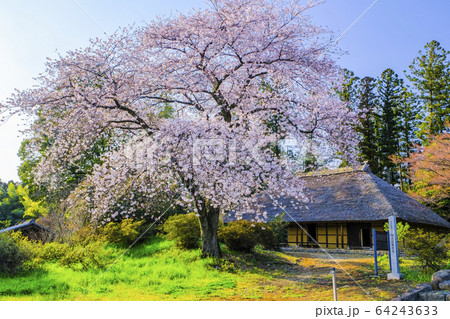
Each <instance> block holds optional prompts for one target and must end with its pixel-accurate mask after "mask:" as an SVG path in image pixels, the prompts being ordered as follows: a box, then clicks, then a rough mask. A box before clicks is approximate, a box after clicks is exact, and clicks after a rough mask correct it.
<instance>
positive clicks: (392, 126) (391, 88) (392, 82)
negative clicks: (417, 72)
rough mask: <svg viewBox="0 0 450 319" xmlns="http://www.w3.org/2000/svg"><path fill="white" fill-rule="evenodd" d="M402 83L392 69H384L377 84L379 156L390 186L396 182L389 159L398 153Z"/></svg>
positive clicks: (383, 175)
mask: <svg viewBox="0 0 450 319" xmlns="http://www.w3.org/2000/svg"><path fill="white" fill-rule="evenodd" d="M402 87H403V81H402V80H401V79H399V78H398V75H397V74H396V73H395V72H394V71H393V70H392V69H386V70H384V71H383V73H382V74H381V76H380V78H379V79H378V82H377V92H378V99H379V103H380V121H379V125H380V126H379V127H378V129H379V140H378V145H379V156H380V164H381V167H382V171H381V172H380V173H381V175H382V177H383V179H384V180H386V181H387V182H388V183H390V184H394V183H395V182H396V181H397V176H396V173H397V170H396V164H395V163H394V162H393V161H392V159H391V157H392V156H395V155H397V154H398V152H399V144H400V115H401V113H400V104H401V102H402V101H401V94H402Z"/></svg>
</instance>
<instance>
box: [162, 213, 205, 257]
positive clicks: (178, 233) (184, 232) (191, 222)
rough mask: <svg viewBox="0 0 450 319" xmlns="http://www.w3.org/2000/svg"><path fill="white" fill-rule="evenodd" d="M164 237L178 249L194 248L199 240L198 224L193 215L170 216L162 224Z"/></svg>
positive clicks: (196, 218)
mask: <svg viewBox="0 0 450 319" xmlns="http://www.w3.org/2000/svg"><path fill="white" fill-rule="evenodd" d="M162 228H163V231H164V232H165V233H166V237H167V238H168V239H170V240H174V241H175V245H176V246H177V247H180V248H185V249H189V248H196V247H198V240H199V239H200V235H201V231H200V222H199V220H198V217H197V216H196V215H195V214H194V213H190V214H179V215H172V216H170V217H169V218H167V220H166V221H165V222H164V224H163V226H162Z"/></svg>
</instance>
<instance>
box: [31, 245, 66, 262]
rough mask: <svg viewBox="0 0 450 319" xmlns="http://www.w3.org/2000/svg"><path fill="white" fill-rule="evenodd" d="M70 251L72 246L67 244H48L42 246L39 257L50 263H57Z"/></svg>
mask: <svg viewBox="0 0 450 319" xmlns="http://www.w3.org/2000/svg"><path fill="white" fill-rule="evenodd" d="M69 250H70V246H69V245H68V244H66V243H58V242H52V243H46V244H44V245H42V248H41V251H40V253H39V255H38V257H39V258H41V259H43V260H48V261H57V260H59V259H61V258H63V257H64V256H65V255H66V254H67V252H68V251H69Z"/></svg>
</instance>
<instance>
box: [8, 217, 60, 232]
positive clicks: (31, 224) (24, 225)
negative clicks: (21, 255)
mask: <svg viewBox="0 0 450 319" xmlns="http://www.w3.org/2000/svg"><path fill="white" fill-rule="evenodd" d="M28 228H41V229H43V230H46V231H49V232H51V230H50V229H48V228H45V227H44V226H42V225H39V224H37V223H36V221H35V220H34V219H31V220H29V221H26V222H23V223H21V224H18V225H14V226H11V227H8V228H5V229H1V230H0V233H5V232H8V231H14V230H24V229H28Z"/></svg>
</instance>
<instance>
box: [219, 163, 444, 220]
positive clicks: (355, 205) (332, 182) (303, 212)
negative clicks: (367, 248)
mask: <svg viewBox="0 0 450 319" xmlns="http://www.w3.org/2000/svg"><path fill="white" fill-rule="evenodd" d="M300 178H301V179H302V180H303V181H304V183H305V185H304V194H305V195H306V196H307V198H308V199H309V202H308V203H301V204H300V209H299V208H298V204H297V205H296V206H297V208H294V207H295V206H294V204H293V203H291V201H294V202H297V201H295V200H293V199H291V198H286V197H284V198H281V199H280V200H278V202H279V203H280V206H281V207H282V208H281V207H280V206H278V205H275V204H273V202H272V200H270V199H269V197H268V196H262V197H261V203H262V204H263V205H264V209H263V211H265V212H267V215H266V216H265V218H264V220H270V219H273V218H274V217H275V216H278V215H280V214H282V213H283V212H284V211H283V208H284V210H285V211H286V213H287V214H285V215H284V220H286V221H290V222H292V221H296V222H325V221H327V222H332V221H333V222H336V221H348V222H352V221H355V222H356V221H377V220H387V219H388V217H389V216H396V217H397V218H399V219H401V220H403V221H406V222H410V223H418V224H426V225H433V226H438V227H445V228H450V223H449V222H448V221H446V220H445V219H444V218H442V217H440V216H439V215H437V214H436V213H435V212H433V211H432V210H431V209H429V208H427V207H425V206H424V205H422V204H420V203H419V202H418V201H417V200H415V199H413V198H412V197H410V196H408V195H407V194H405V193H404V192H402V191H401V190H399V189H397V188H395V187H394V186H392V185H390V184H388V183H386V182H385V181H384V180H382V179H381V178H379V177H377V176H375V175H374V174H372V173H371V172H370V169H369V168H368V166H367V165H365V166H363V167H361V168H359V169H356V170H351V169H345V170H333V171H326V172H315V173H310V174H302V175H301V176H300ZM289 215H290V216H289ZM242 218H243V219H252V215H250V214H245V213H244V214H242ZM234 219H235V215H234V214H233V213H228V214H227V215H226V216H225V217H224V221H225V222H229V221H232V220H234Z"/></svg>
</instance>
